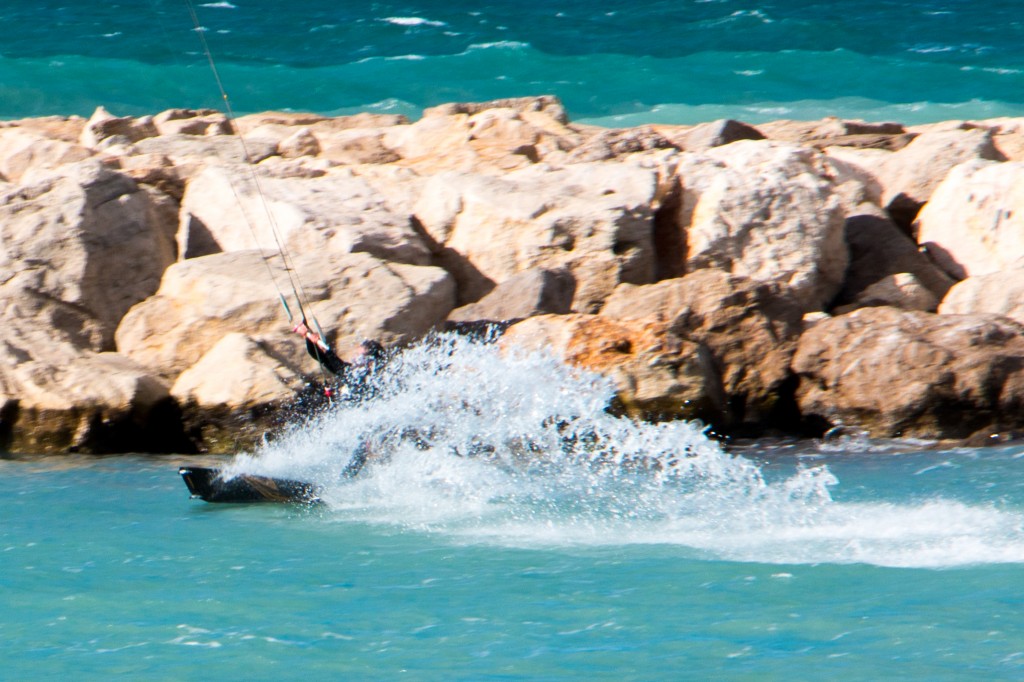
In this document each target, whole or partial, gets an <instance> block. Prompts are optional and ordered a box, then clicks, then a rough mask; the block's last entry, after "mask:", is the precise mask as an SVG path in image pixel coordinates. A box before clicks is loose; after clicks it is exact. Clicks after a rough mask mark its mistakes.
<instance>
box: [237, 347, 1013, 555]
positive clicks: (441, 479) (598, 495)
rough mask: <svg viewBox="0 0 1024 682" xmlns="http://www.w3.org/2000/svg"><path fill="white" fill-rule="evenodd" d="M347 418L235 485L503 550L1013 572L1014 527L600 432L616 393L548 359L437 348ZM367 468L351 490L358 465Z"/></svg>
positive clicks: (671, 429)
mask: <svg viewBox="0 0 1024 682" xmlns="http://www.w3.org/2000/svg"><path fill="white" fill-rule="evenodd" d="M369 391H370V393H371V395H369V396H367V397H366V398H365V399H364V400H362V401H359V402H350V403H343V404H339V405H336V406H334V407H333V408H331V409H329V410H327V411H325V412H323V413H321V414H319V415H318V416H315V417H310V418H306V419H303V420H301V421H300V422H297V423H296V424H295V425H294V426H293V427H292V428H290V429H288V430H287V431H286V432H285V433H284V434H283V435H282V436H281V437H280V438H278V439H277V440H275V441H273V442H271V443H268V444H267V445H265V446H264V447H263V448H261V449H260V450H259V451H257V452H255V453H252V454H244V455H240V456H239V457H237V458H236V460H235V461H234V463H233V464H232V465H231V467H230V470H231V471H235V472H238V471H246V472H252V473H261V474H266V475H272V476H280V477H287V478H297V479H302V480H312V481H316V482H317V483H318V484H319V485H320V486H321V487H322V488H323V490H324V498H325V501H326V502H327V503H328V505H329V509H330V510H331V512H330V513H331V515H332V517H333V518H337V519H339V520H346V521H351V520H357V521H363V522H369V523H381V524H388V525H396V526H400V527H403V528H409V529H415V530H418V531H424V532H434V533H442V534H444V535H446V536H448V537H450V538H453V539H457V540H459V541H467V542H488V543H495V544H499V545H505V546H548V547H550V546H566V545H576V546H579V545H627V544H637V543H644V544H671V545H680V546H683V547H687V548H691V549H692V551H693V552H694V554H695V555H697V556H706V557H708V558H717V559H730V560H742V561H759V562H770V563H819V562H841V563H849V562H864V563H874V564H879V565H889V566H935V567H941V566H953V565H961V564H971V563H988V562H1007V561H1009V562H1024V515H1021V514H1020V513H1019V512H1014V511H1006V510H998V509H994V508H990V507H972V506H969V505H966V504H964V503H960V502H955V501H948V500H941V499H938V500H936V499H932V500H927V501H925V502H922V503H917V504H910V503H891V502H884V501H882V502H871V503H863V502H862V503H838V502H835V501H834V500H833V499H832V496H831V494H830V488H832V487H833V486H836V485H837V484H838V481H837V479H836V478H835V476H833V474H832V473H831V472H830V471H829V469H828V468H827V467H825V466H820V465H819V466H811V467H806V466H797V467H796V468H795V469H794V471H793V472H792V473H791V474H790V475H788V477H783V478H782V479H781V480H774V479H773V480H772V481H767V480H766V479H765V476H764V473H763V471H762V468H761V467H760V466H758V465H757V464H756V463H755V462H753V461H752V460H750V459H747V458H745V457H741V456H736V455H733V454H730V453H728V452H726V451H724V450H723V449H722V447H721V446H720V445H719V444H718V443H717V442H715V441H713V440H711V439H709V438H708V437H706V436H705V434H704V432H703V427H702V426H701V425H700V424H697V423H693V422H684V421H677V422H669V423H661V424H647V423H638V422H634V421H632V420H629V419H624V418H620V417H616V416H613V415H612V414H610V413H609V412H608V411H607V409H606V408H607V406H608V404H609V403H610V401H611V399H612V397H613V395H614V386H613V384H612V382H611V381H610V380H609V379H607V378H605V377H602V376H600V375H597V374H594V373H591V372H587V371H584V370H581V369H577V368H571V367H568V366H566V365H564V364H563V363H561V362H560V361H559V360H557V359H556V358H554V357H553V356H551V355H550V354H547V353H543V352H526V351H522V350H517V349H515V348H501V347H499V346H496V345H487V344H483V343H480V342H474V341H471V340H468V339H465V338H461V337H456V336H449V335H442V336H438V337H435V338H433V339H431V340H429V341H427V342H425V343H422V344H420V345H418V346H415V347H412V348H409V349H407V350H405V351H404V352H402V353H401V354H399V355H397V356H395V358H394V359H393V360H392V362H391V363H390V364H389V365H388V368H387V370H386V371H385V372H383V373H382V374H381V375H380V376H379V377H378V378H377V380H376V381H375V382H373V383H372V384H371V385H370V387H369ZM359 451H363V452H366V453H369V458H368V461H367V464H366V465H365V467H364V468H363V469H362V471H361V472H360V473H359V475H358V476H356V477H354V478H346V477H345V476H344V475H343V474H344V472H345V470H346V467H348V466H349V464H350V462H351V461H352V458H353V456H354V454H355V453H357V452H359Z"/></svg>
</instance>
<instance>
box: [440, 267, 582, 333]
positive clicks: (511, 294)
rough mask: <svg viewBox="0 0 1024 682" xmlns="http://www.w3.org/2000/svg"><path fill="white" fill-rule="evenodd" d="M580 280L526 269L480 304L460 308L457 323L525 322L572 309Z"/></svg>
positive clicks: (455, 312) (558, 272)
mask: <svg viewBox="0 0 1024 682" xmlns="http://www.w3.org/2000/svg"><path fill="white" fill-rule="evenodd" d="M575 293H576V280H575V279H574V278H573V276H572V274H571V273H570V272H569V271H567V270H526V271H524V272H521V273H519V274H518V275H513V276H512V277H510V278H509V279H507V280H505V281H504V282H502V283H501V284H499V285H498V286H496V287H494V289H493V290H491V292H490V293H489V294H487V295H486V296H484V297H483V298H482V299H480V300H479V301H477V302H476V303H470V304H469V305H464V306H462V307H461V308H456V309H455V310H453V311H452V314H451V315H449V316H448V319H449V320H451V321H453V322H472V321H493V322H503V321H509V320H522V319H525V318H527V317H533V316H534V315H545V314H555V315H562V314H565V313H568V312H570V311H571V310H572V299H573V295H574V294H575Z"/></svg>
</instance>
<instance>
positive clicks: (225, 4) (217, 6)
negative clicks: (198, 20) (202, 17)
mask: <svg viewBox="0 0 1024 682" xmlns="http://www.w3.org/2000/svg"><path fill="white" fill-rule="evenodd" d="M199 6H200V7H209V8H210V9H238V6H237V5H233V4H231V3H230V2H207V3H203V4H202V5H199Z"/></svg>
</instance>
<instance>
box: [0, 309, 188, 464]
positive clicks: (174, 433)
mask: <svg viewBox="0 0 1024 682" xmlns="http://www.w3.org/2000/svg"><path fill="white" fill-rule="evenodd" d="M3 319H4V325H3V328H2V329H0V449H2V450H5V451H8V452H18V453H58V452H69V451H73V452H87V453H105V452H133V451H134V452H182V451H184V450H187V449H188V444H187V442H186V441H185V439H184V438H183V437H182V436H183V434H182V433H181V430H180V422H179V420H178V414H177V409H176V406H175V405H174V402H173V400H172V399H171V398H170V396H169V394H168V390H167V387H166V386H165V385H164V384H163V383H162V382H160V381H159V380H158V379H156V378H155V377H153V376H152V375H151V373H150V372H149V371H148V370H147V369H146V368H144V367H142V366H141V365H139V364H138V363H135V362H133V361H131V360H130V359H128V358H126V357H125V356H123V355H120V354H118V353H95V352H92V351H87V350H81V349H79V348H76V347H75V346H73V345H72V344H70V343H68V342H66V341H64V340H62V339H60V338H55V337H54V335H53V334H52V333H51V332H50V329H48V328H47V327H45V326H41V325H40V324H39V323H38V321H37V320H35V319H25V318H21V317H19V316H17V313H16V311H12V310H11V309H10V308H7V309H6V310H5V311H4V316H3Z"/></svg>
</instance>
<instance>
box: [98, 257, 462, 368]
mask: <svg viewBox="0 0 1024 682" xmlns="http://www.w3.org/2000/svg"><path fill="white" fill-rule="evenodd" d="M292 266H293V268H294V269H295V271H297V272H301V273H303V275H304V278H303V280H302V285H303V288H304V291H305V294H306V296H307V305H308V306H309V308H311V309H312V312H314V313H315V314H316V315H317V317H318V318H319V320H320V323H321V325H322V326H323V327H324V328H325V329H330V330H334V332H335V333H336V335H337V336H336V338H331V339H330V341H331V343H332V344H334V345H337V346H339V347H340V348H345V347H346V346H353V345H355V344H356V343H358V341H360V340H362V339H368V338H372V339H377V340H379V341H381V342H383V343H397V342H403V341H407V340H410V339H413V338H417V337H419V336H422V335H423V334H425V333H426V332H428V331H430V330H431V329H432V328H434V326H435V325H437V324H439V323H440V322H442V321H443V320H444V319H445V318H446V317H447V316H448V313H449V312H451V310H452V308H453V307H454V299H455V291H454V285H453V282H452V280H451V277H450V276H449V275H448V274H447V273H446V272H444V271H443V270H441V269H439V268H434V267H421V266H414V265H404V264H400V263H387V262H384V261H380V260H378V259H376V258H373V257H372V256H369V255H367V254H361V253H360V254H337V255H336V254H331V253H327V252H323V251H321V252H313V253H309V254H305V255H301V256H296V257H295V258H294V259H293V262H292ZM275 285H276V286H275ZM279 291H280V292H281V293H283V294H284V295H285V296H286V297H287V298H289V299H292V300H291V303H290V305H291V306H292V309H293V311H294V313H295V314H296V315H297V314H298V311H297V306H296V305H295V302H294V299H293V297H292V290H291V284H290V281H289V277H288V275H287V273H286V272H285V270H284V268H283V266H282V265H281V263H280V259H279V258H277V257H273V258H268V259H264V257H263V256H262V255H261V254H260V253H259V252H257V251H236V252H231V253H223V254H214V255H211V256H204V257H202V258H193V259H190V260H186V261H182V262H180V263H176V264H174V265H173V266H171V267H170V268H168V269H167V272H166V273H165V274H164V278H163V281H162V282H161V284H160V289H159V291H157V293H156V295H154V296H152V297H150V298H149V299H147V300H146V301H144V302H142V303H140V304H139V305H137V306H135V307H134V308H132V310H130V311H129V312H128V314H127V315H126V316H125V317H124V320H123V321H122V323H121V325H120V327H118V330H117V345H118V348H119V349H121V351H122V352H123V353H125V354H126V355H128V356H129V357H131V358H132V359H134V360H136V361H137V362H139V363H142V364H144V365H145V366H147V367H150V368H151V369H152V370H153V372H154V373H155V374H158V375H159V376H161V377H163V378H165V379H166V380H174V379H175V378H177V377H178V376H179V375H180V374H181V373H182V372H184V371H185V370H187V369H188V368H189V367H191V366H193V365H194V364H196V363H197V362H199V361H200V359H201V358H202V356H203V355H204V354H205V353H206V352H207V351H209V350H210V349H211V348H212V347H213V346H214V345H215V344H216V343H217V342H218V341H219V340H220V339H221V338H223V337H224V336H225V335H227V334H229V333H232V332H238V333H242V334H246V335H248V336H249V337H251V338H253V339H254V340H256V341H259V342H262V343H265V344H266V347H267V348H270V349H271V350H272V351H273V352H274V353H276V354H277V355H278V356H279V357H281V358H285V359H287V360H288V361H289V362H291V363H292V365H293V366H300V362H301V360H302V358H303V353H305V350H304V349H302V348H300V344H299V341H300V339H298V338H295V339H293V338H292V337H293V336H295V335H294V334H290V333H289V328H288V324H287V322H286V320H285V315H284V312H283V310H282V309H281V308H280V307H279V306H278V305H276V304H274V305H272V304H271V303H270V302H271V301H276V300H277V298H278V292H279Z"/></svg>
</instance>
